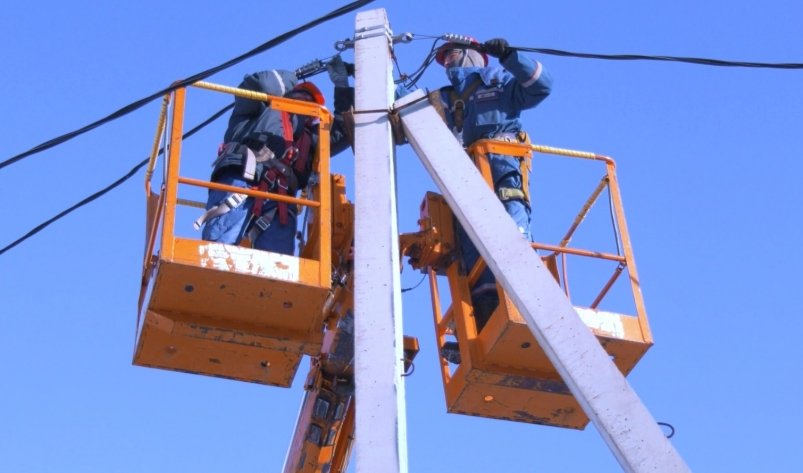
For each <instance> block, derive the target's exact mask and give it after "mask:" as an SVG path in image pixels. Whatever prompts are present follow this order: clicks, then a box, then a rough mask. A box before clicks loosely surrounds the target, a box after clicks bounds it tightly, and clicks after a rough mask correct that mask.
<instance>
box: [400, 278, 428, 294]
mask: <svg viewBox="0 0 803 473" xmlns="http://www.w3.org/2000/svg"><path fill="white" fill-rule="evenodd" d="M426 277H427V275H426V274H425V275H423V276H421V279H420V280H419V281H418V282H417V283H416V284H415V286H413V287H406V288H404V289H402V290H401V292H407V291H412V290H413V289H415V288H417V287H418V286H420V285H421V283H422V282H424V279H425V278H426Z"/></svg>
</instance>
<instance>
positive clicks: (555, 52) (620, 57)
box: [510, 46, 803, 69]
mask: <svg viewBox="0 0 803 473" xmlns="http://www.w3.org/2000/svg"><path fill="white" fill-rule="evenodd" d="M510 49H514V50H517V51H528V52H533V53H541V54H549V55H552V56H566V57H578V58H584V59H607V60H613V61H672V62H686V63H690V64H701V65H704V66H724V67H756V68H769V69H803V63H796V62H785V63H769V62H745V61H724V60H721V59H706V58H698V57H682V56H646V55H641V54H594V53H576V52H571V51H561V50H560V49H544V48H525V47H519V46H510Z"/></svg>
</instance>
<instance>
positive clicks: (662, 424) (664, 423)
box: [658, 422, 675, 439]
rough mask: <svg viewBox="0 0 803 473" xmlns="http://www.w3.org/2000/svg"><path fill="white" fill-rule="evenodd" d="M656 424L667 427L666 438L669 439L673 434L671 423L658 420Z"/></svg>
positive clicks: (673, 428)
mask: <svg viewBox="0 0 803 473" xmlns="http://www.w3.org/2000/svg"><path fill="white" fill-rule="evenodd" d="M658 425H660V426H662V427H669V433H668V434H667V435H666V438H668V439H671V438H672V436H674V435H675V427H673V426H672V424H669V423H667V422H658Z"/></svg>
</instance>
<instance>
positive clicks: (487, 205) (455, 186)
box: [357, 91, 689, 473]
mask: <svg viewBox="0 0 803 473" xmlns="http://www.w3.org/2000/svg"><path fill="white" fill-rule="evenodd" d="M423 96H424V93H423V92H422V91H416V92H414V93H412V94H410V95H408V96H406V97H404V98H403V99H401V100H399V101H398V102H397V103H396V104H395V108H396V109H399V110H400V115H401V120H402V123H403V125H404V131H405V133H406V135H407V139H408V140H409V141H410V144H411V145H412V146H413V149H414V150H415V151H416V153H417V154H418V157H419V158H420V159H421V162H422V163H423V164H424V167H425V168H426V169H427V170H428V171H429V173H430V174H431V175H432V178H433V180H434V181H435V183H436V184H437V185H438V188H439V189H440V191H441V192H442V193H443V194H444V197H445V199H446V201H447V202H448V204H449V206H450V207H451V209H452V211H453V212H454V214H455V216H456V217H457V218H458V220H459V221H460V223H461V224H462V225H463V227H464V228H465V229H466V232H467V233H468V234H469V236H470V237H471V240H472V241H473V242H474V244H475V245H476V246H477V248H478V250H479V252H480V254H481V255H482V257H483V258H484V259H485V262H486V263H487V264H488V267H490V268H491V270H492V271H493V273H494V274H495V275H496V277H497V280H498V281H499V282H500V284H501V285H502V287H503V288H504V289H505V291H507V293H508V294H509V295H510V297H511V298H512V299H513V301H514V302H515V303H516V307H518V309H519V312H521V315H522V317H524V319H525V321H526V322H527V326H528V327H529V328H530V331H531V332H532V333H533V335H534V336H535V339H536V340H537V341H538V343H539V345H540V346H541V348H542V349H543V350H544V352H545V353H546V355H547V356H548V357H549V359H550V361H552V364H553V365H554V366H555V368H556V369H557V371H558V373H560V375H561V377H562V378H563V381H564V382H565V383H566V385H567V386H568V387H569V389H570V390H571V392H572V394H573V395H574V396H575V398H576V399H577V401H578V402H579V403H580V405H581V406H582V408H583V410H584V411H585V413H586V414H587V415H588V417H589V418H590V419H591V421H592V422H594V425H595V426H596V427H597V430H598V431H599V432H600V434H602V437H603V439H604V440H605V442H606V443H607V444H608V447H609V448H610V449H611V451H612V452H613V454H614V455H615V456H616V459H617V460H618V461H619V464H620V465H621V466H622V468H623V469H624V470H625V471H627V472H637V473H646V472H651V473H652V472H673V473H674V472H687V471H689V468H688V467H687V466H686V464H685V463H684V461H683V459H682V458H681V457H680V455H679V454H678V453H677V451H676V450H675V448H674V447H673V446H672V444H671V443H670V442H669V440H668V439H667V438H666V437H665V436H664V433H663V432H662V431H661V429H660V427H659V426H658V424H657V423H656V421H655V419H653V417H652V415H650V413H649V411H648V410H647V409H646V407H644V405H643V404H642V402H641V400H640V399H639V398H638V396H637V395H636V393H635V392H634V391H633V390H632V389H631V388H630V385H629V384H628V383H627V381H626V380H625V378H624V376H623V375H622V373H621V372H619V370H618V369H617V368H616V366H615V365H614V364H613V362H612V361H611V360H610V359H609V357H608V354H607V353H605V350H603V348H602V346H601V345H600V343H599V341H598V340H597V339H596V338H595V337H594V335H593V334H592V332H591V331H590V330H589V329H588V327H586V325H585V324H584V323H583V322H582V321H581V319H580V317H579V316H578V315H577V313H576V312H575V310H574V308H573V307H572V305H571V303H570V302H569V300H568V299H567V298H566V296H565V294H564V293H563V292H562V291H561V290H560V288H559V287H558V285H556V284H555V280H554V279H553V277H552V276H551V275H550V274H549V272H548V270H547V269H546V268H544V266H543V264H542V263H541V260H540V258H538V256H537V255H536V253H535V252H534V251H533V250H532V248H530V245H529V243H528V242H527V241H526V240H525V239H524V238H522V236H521V233H520V232H519V230H518V229H517V228H516V224H515V223H514V222H513V220H512V219H511V218H510V217H509V216H508V214H507V213H506V212H505V210H504V207H503V206H502V204H501V203H500V202H499V200H498V199H497V197H496V196H495V195H494V193H493V192H492V191H491V190H490V189H489V188H488V186H487V185H486V183H485V182H484V181H483V180H482V177H481V176H480V174H479V172H478V171H477V169H476V168H475V167H474V165H473V164H472V163H471V160H469V159H468V158H467V156H466V153H465V151H464V150H463V148H462V146H461V145H460V144H459V143H458V142H457V140H456V139H455V137H454V135H452V133H451V132H450V131H449V129H448V128H447V127H446V125H445V124H444V123H443V120H442V119H441V118H440V116H439V115H438V114H437V112H436V111H435V109H434V108H432V106H431V105H430V104H429V102H427V101H418V102H417V103H413V102H415V101H416V100H418V99H421V98H422V97H423ZM405 105H408V106H407V107H405ZM357 399H358V402H359V400H360V397H359V396H358V397H357Z"/></svg>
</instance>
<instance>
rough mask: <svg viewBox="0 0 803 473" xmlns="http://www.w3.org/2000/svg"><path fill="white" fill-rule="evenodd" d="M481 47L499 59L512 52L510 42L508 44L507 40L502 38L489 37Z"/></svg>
mask: <svg viewBox="0 0 803 473" xmlns="http://www.w3.org/2000/svg"><path fill="white" fill-rule="evenodd" d="M482 47H483V48H484V49H485V52H487V53H488V54H490V55H491V56H493V57H498V58H499V59H504V58H506V57H507V55H508V54H510V53H511V52H512V50H511V49H510V44H508V42H507V40H506V39H504V38H494V39H489V40H488V41H486V42H485V43H483V45H482Z"/></svg>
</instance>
